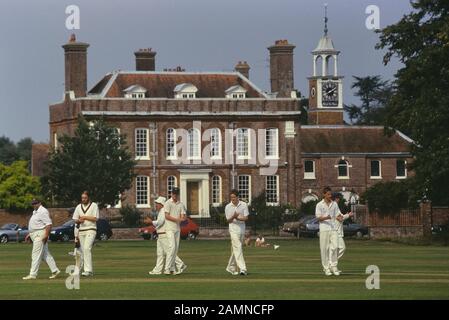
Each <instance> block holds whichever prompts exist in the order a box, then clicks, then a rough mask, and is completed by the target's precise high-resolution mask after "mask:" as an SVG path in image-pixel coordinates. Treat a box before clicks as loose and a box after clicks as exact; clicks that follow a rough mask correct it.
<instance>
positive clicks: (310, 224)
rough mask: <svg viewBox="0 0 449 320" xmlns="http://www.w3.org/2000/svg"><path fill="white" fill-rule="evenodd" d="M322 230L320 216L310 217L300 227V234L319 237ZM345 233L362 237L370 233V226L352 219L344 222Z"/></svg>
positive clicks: (346, 235)
mask: <svg viewBox="0 0 449 320" xmlns="http://www.w3.org/2000/svg"><path fill="white" fill-rule="evenodd" d="M319 231H320V223H319V221H318V218H315V217H313V218H310V219H309V220H306V221H305V222H304V224H303V225H300V227H299V235H300V236H303V237H317V236H318V233H319ZM343 233H344V235H345V237H353V236H356V237H357V238H362V237H363V236H365V235H367V234H368V227H366V226H364V225H361V224H358V223H354V222H353V221H352V220H351V219H348V220H345V221H344V222H343Z"/></svg>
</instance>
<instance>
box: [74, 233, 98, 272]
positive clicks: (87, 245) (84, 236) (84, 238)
mask: <svg viewBox="0 0 449 320" xmlns="http://www.w3.org/2000/svg"><path fill="white" fill-rule="evenodd" d="M96 236H97V231H95V230H87V231H82V230H80V232H79V235H78V237H79V239H80V247H81V254H82V255H83V259H82V261H83V264H84V272H93V267H92V246H93V245H94V241H95V237H96Z"/></svg>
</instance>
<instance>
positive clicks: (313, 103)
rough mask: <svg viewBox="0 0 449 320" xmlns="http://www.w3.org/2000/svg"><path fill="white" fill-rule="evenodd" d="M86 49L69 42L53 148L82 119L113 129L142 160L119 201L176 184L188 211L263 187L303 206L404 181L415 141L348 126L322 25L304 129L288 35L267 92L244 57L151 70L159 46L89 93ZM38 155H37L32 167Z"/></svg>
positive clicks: (142, 201) (146, 199)
mask: <svg viewBox="0 0 449 320" xmlns="http://www.w3.org/2000/svg"><path fill="white" fill-rule="evenodd" d="M88 47H89V45H88V44H86V43H80V42H77V40H76V38H75V37H74V36H72V37H71V39H70V41H69V42H68V43H67V44H65V45H64V46H63V48H64V51H65V73H66V74H65V79H66V83H65V95H64V99H63V101H61V102H59V103H56V104H53V105H50V138H51V139H50V140H51V142H50V144H51V145H52V147H55V148H57V147H58V142H57V141H58V137H60V136H61V135H63V134H69V135H71V134H73V132H74V130H75V125H76V120H77V118H78V117H79V116H80V115H83V116H84V117H85V118H86V119H87V120H88V121H93V120H95V119H96V118H98V117H100V116H102V117H105V119H106V121H107V122H109V123H110V124H111V125H114V126H116V127H117V128H118V129H119V130H120V133H121V134H124V135H126V137H127V143H128V145H129V148H130V150H132V153H133V155H134V157H135V159H136V161H137V166H136V167H135V173H136V175H137V176H136V178H135V181H134V184H133V187H132V189H131V190H128V191H126V192H125V194H123V195H122V203H129V204H134V205H136V206H137V207H140V208H143V209H145V208H150V207H151V204H152V203H153V200H154V199H155V197H156V196H157V195H169V194H170V190H171V189H172V188H173V187H174V186H179V187H180V189H181V200H182V201H183V202H184V203H185V204H186V205H187V207H188V210H189V211H190V213H191V214H192V215H193V216H201V217H207V216H209V214H210V210H211V208H212V207H213V206H219V205H221V204H222V203H223V202H225V201H227V200H228V194H229V191H230V190H231V189H232V188H237V189H239V191H240V193H241V198H242V199H244V200H246V201H249V202H250V201H251V199H252V198H254V197H255V196H257V195H259V194H260V193H261V192H265V193H266V201H267V203H268V204H270V205H279V204H286V203H290V204H291V205H294V206H299V205H300V204H301V202H304V201H308V200H312V199H317V198H318V197H319V196H320V190H321V189H322V187H324V186H327V185H328V186H331V187H333V188H334V190H335V191H341V192H342V193H343V194H344V196H345V197H346V198H347V199H348V200H351V201H357V199H358V196H359V194H360V193H362V192H363V191H364V190H365V189H366V188H367V187H369V186H370V185H372V184H374V183H376V182H378V181H386V180H395V179H403V178H405V177H407V162H410V161H411V155H410V152H409V147H410V144H411V143H413V142H412V141H411V140H410V139H409V138H407V137H406V136H404V135H403V134H401V133H400V132H395V133H394V134H393V135H391V136H387V135H385V134H384V132H383V128H381V127H359V126H348V125H346V124H345V123H344V121H343V101H342V100H343V98H342V97H343V89H342V86H343V81H342V79H343V77H342V76H340V75H339V70H338V55H339V51H337V50H335V48H334V45H333V42H332V40H331V38H330V36H329V35H328V33H327V28H326V31H325V34H324V36H323V37H322V38H321V39H320V41H319V44H318V47H317V48H316V49H315V50H314V51H313V52H312V55H313V73H312V76H311V77H310V78H309V84H310V85H309V87H310V88H309V89H310V92H309V120H310V123H309V125H305V126H304V125H303V126H301V125H300V114H301V112H300V106H299V99H298V98H296V95H295V94H292V92H294V90H295V87H294V79H293V51H294V48H295V46H294V45H292V44H290V43H289V42H288V41H287V40H278V41H276V42H275V44H274V45H272V46H270V47H268V50H269V53H270V80H271V81H270V82H271V92H268V93H267V92H263V91H262V90H261V89H259V88H258V87H257V86H256V85H255V84H254V83H252V82H251V81H250V80H249V70H250V67H249V65H248V63H247V62H246V61H244V62H242V61H240V62H238V63H237V65H236V66H235V70H236V71H235V72H186V71H185V70H183V69H181V68H177V69H175V70H171V69H170V70H164V71H156V52H155V51H153V50H152V49H141V50H138V51H136V52H135V58H136V70H135V71H115V72H112V73H109V74H107V75H105V76H104V77H103V78H102V79H100V80H99V82H98V83H97V84H96V85H94V86H93V88H92V89H90V90H89V91H88V90H87V67H86V62H87V48H88ZM36 150H37V149H36ZM39 150H41V148H39ZM40 161H42V159H41V158H39V156H38V155H37V154H35V152H33V168H34V167H36V168H38V167H39V165H38V164H37V162H40ZM35 162H36V163H35ZM34 173H35V174H39V173H41V172H40V170H37V171H35V172H34ZM86 189H88V186H86Z"/></svg>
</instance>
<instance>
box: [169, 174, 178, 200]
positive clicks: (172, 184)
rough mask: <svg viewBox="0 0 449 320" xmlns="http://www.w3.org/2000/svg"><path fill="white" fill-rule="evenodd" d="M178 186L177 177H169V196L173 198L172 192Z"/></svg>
mask: <svg viewBox="0 0 449 320" xmlns="http://www.w3.org/2000/svg"><path fill="white" fill-rule="evenodd" d="M176 186H177V181H176V177H175V176H168V177H167V196H168V197H171V192H172V190H173V188H174V187H176Z"/></svg>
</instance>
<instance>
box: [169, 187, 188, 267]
mask: <svg viewBox="0 0 449 320" xmlns="http://www.w3.org/2000/svg"><path fill="white" fill-rule="evenodd" d="M178 197H179V188H177V187H174V188H173V189H172V193H171V198H170V199H168V200H167V202H165V204H164V211H165V233H166V236H167V244H168V248H167V258H166V261H165V272H164V273H165V274H167V275H170V274H177V272H176V260H177V259H176V257H177V256H178V250H179V239H180V236H181V233H180V232H181V228H180V223H181V222H182V221H184V220H186V207H185V206H184V204H183V203H182V202H181V201H179V199H178ZM178 259H179V258H178ZM178 263H182V264H184V262H182V260H181V259H179V261H178Z"/></svg>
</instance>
